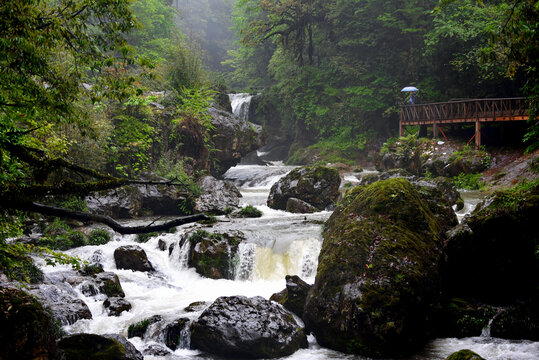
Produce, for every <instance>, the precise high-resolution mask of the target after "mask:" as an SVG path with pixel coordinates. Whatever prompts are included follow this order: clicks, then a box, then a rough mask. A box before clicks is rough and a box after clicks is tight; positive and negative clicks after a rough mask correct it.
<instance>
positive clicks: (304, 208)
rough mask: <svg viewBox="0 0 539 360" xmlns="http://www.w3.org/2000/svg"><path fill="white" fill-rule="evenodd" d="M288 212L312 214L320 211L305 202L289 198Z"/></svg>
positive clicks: (287, 202)
mask: <svg viewBox="0 0 539 360" xmlns="http://www.w3.org/2000/svg"><path fill="white" fill-rule="evenodd" d="M286 211H288V212H291V213H299V214H312V213H315V212H317V211H320V210H318V209H317V208H315V207H314V206H312V205H311V204H309V203H307V202H305V201H303V200H300V199H296V198H289V199H288V200H287V201H286Z"/></svg>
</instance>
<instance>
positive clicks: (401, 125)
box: [399, 109, 404, 136]
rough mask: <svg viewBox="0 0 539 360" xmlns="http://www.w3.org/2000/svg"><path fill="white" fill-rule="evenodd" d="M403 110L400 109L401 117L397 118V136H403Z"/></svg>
mask: <svg viewBox="0 0 539 360" xmlns="http://www.w3.org/2000/svg"><path fill="white" fill-rule="evenodd" d="M403 112H404V110H403V109H401V117H400V119H399V136H404V125H403V124H402V117H403V114H402V113H403Z"/></svg>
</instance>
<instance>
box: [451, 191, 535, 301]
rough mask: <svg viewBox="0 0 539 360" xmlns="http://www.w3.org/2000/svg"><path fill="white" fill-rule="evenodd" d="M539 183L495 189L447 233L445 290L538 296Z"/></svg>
mask: <svg viewBox="0 0 539 360" xmlns="http://www.w3.org/2000/svg"><path fill="white" fill-rule="evenodd" d="M537 219H539V186H537V185H536V186H534V187H533V188H531V189H528V190H525V191H524V190H523V191H517V192H514V191H512V190H511V189H508V190H504V191H500V192H497V193H495V194H493V195H492V196H490V197H489V198H487V199H485V200H484V201H483V202H481V203H480V204H478V206H477V207H476V209H475V210H474V211H473V212H472V214H470V215H469V216H467V217H465V218H464V220H463V222H462V223H461V224H459V226H457V227H456V228H454V229H452V230H451V231H450V232H449V234H448V240H447V243H446V245H445V248H444V252H445V258H446V261H445V262H444V283H445V292H446V293H447V294H449V295H450V296H451V297H464V298H475V299H477V300H479V301H483V302H486V303H490V304H511V303H513V302H514V301H515V300H518V301H520V300H522V299H526V298H530V297H532V296H537V288H538V286H539V279H538V278H537V277H531V278H530V277H528V276H527V275H526V274H537V273H539V259H538V258H537V256H536V246H537V245H536V244H537V243H536V241H537V239H538V236H539V232H538V230H537V226H536V224H535V223H536V222H537Z"/></svg>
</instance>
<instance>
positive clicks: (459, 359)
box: [445, 349, 485, 360]
mask: <svg viewBox="0 0 539 360" xmlns="http://www.w3.org/2000/svg"><path fill="white" fill-rule="evenodd" d="M445 360H485V359H484V358H482V357H481V356H479V355H478V354H477V353H475V352H473V351H471V350H467V349H464V350H460V351H457V352H455V353H453V354H451V355H449V356H448V357H447V358H446V359H445Z"/></svg>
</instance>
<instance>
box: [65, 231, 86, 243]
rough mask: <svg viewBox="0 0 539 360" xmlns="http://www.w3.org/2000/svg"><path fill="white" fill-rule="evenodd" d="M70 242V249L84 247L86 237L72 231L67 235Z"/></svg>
mask: <svg viewBox="0 0 539 360" xmlns="http://www.w3.org/2000/svg"><path fill="white" fill-rule="evenodd" d="M67 237H68V239H69V241H70V242H71V247H80V246H85V245H86V236H85V235H84V234H83V233H82V232H80V231H73V232H71V233H69V234H68V235H67Z"/></svg>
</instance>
